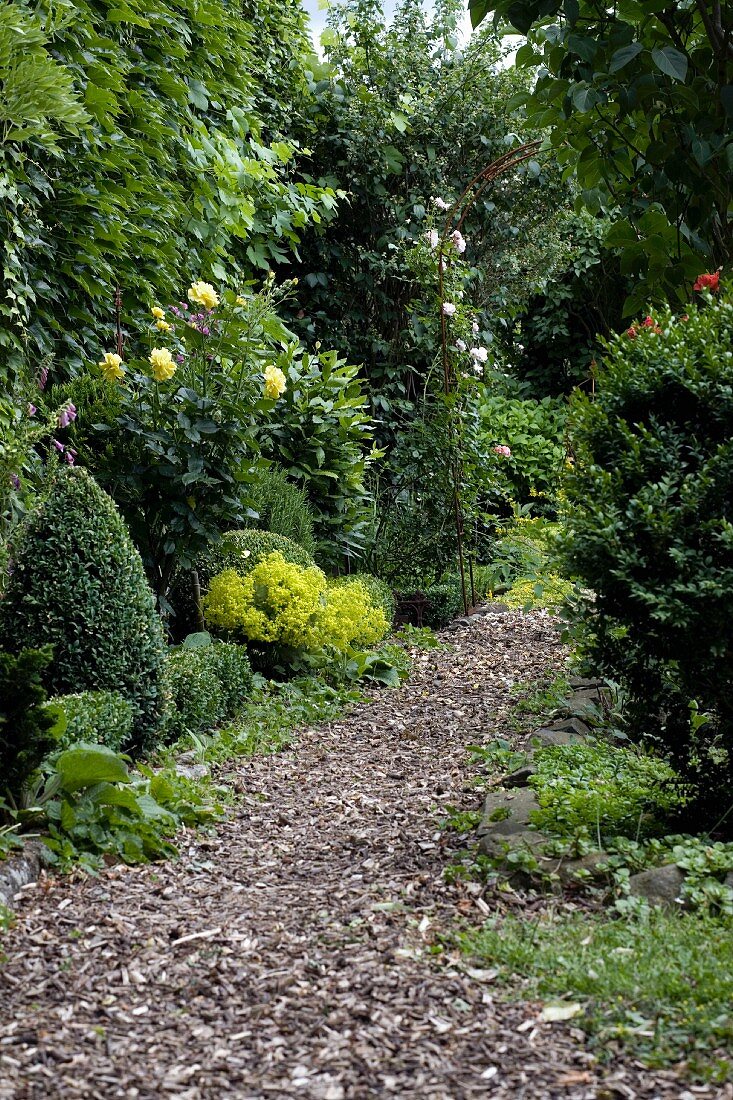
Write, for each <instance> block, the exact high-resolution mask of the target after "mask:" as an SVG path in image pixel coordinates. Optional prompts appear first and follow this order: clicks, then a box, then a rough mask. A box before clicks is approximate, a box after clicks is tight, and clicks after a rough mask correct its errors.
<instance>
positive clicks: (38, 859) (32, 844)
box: [0, 840, 50, 908]
mask: <svg viewBox="0 0 733 1100" xmlns="http://www.w3.org/2000/svg"><path fill="white" fill-rule="evenodd" d="M49 862H50V861H49V858H48V855H47V854H46V848H45V845H44V844H42V843H41V841H40V840H27V841H26V842H25V844H24V845H23V851H22V852H18V854H17V855H13V856H9V857H8V859H6V860H3V861H2V862H1V863H0V905H4V906H6V907H7V908H12V906H11V902H12V901H13V899H14V898H15V896H16V894H18V893H19V891H20V890H22V889H23V887H24V886H30V884H31V883H32V882H37V881H38V879H39V878H40V875H41V871H42V870H43V869H44V868H45V867H47V866H48V865H49Z"/></svg>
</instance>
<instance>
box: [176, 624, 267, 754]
mask: <svg viewBox="0 0 733 1100" xmlns="http://www.w3.org/2000/svg"><path fill="white" fill-rule="evenodd" d="M165 679H166V697H167V716H166V724H165V738H166V740H167V741H175V740H177V739H178V738H179V737H182V736H184V735H185V734H186V733H202V732H203V731H204V730H207V729H212V728H213V727H215V726H217V725H218V724H220V723H221V722H224V721H226V720H227V719H230V718H233V717H234V716H235V715H236V713H237V711H238V710H239V708H240V707H241V706H242V705H243V704H244V703H245V702H246V700H247V698H248V696H249V693H250V691H251V688H252V670H251V668H250V664H249V658H248V656H247V650H246V649H245V647H244V646H240V645H235V644H233V643H230V642H213V643H211V644H209V645H201V646H190V647H189V646H186V645H184V646H182V647H181V648H179V649H174V650H171V652H170V653H169V654H168V658H167V660H166V668H165Z"/></svg>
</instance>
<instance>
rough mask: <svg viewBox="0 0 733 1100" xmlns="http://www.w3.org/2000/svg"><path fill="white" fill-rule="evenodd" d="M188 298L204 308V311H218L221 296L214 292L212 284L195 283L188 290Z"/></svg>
mask: <svg viewBox="0 0 733 1100" xmlns="http://www.w3.org/2000/svg"><path fill="white" fill-rule="evenodd" d="M188 297H189V300H190V301H192V302H196V304H197V305H200V306H203V307H204V309H216V307H217V306H218V305H219V295H218V294H217V293H216V291H215V290H214V288H213V286H212V285H211V283H202V282H200V281H199V282H198V283H193V284H192V285H191V286H190V287H189V288H188Z"/></svg>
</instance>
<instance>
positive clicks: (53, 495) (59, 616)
mask: <svg viewBox="0 0 733 1100" xmlns="http://www.w3.org/2000/svg"><path fill="white" fill-rule="evenodd" d="M10 555H11V569H12V572H11V575H10V577H9V579H8V584H7V587H6V590H5V594H4V597H3V599H2V600H0V639H1V640H0V645H1V646H3V647H5V648H6V649H8V650H10V651H11V652H15V653H18V652H19V651H20V650H22V649H24V648H33V649H37V648H39V647H41V646H45V645H51V646H53V663H52V664H51V666H50V667H49V669H48V670H47V672H46V674H45V685H46V687H47V688H48V690H49V691H50V692H52V693H53V694H57V695H65V694H70V693H74V692H81V691H100V690H109V691H116V692H119V693H120V695H122V696H123V697H124V698H125V699H128V700H129V702H130V703H131V704H132V708H133V734H132V736H133V744H134V745H135V746H136V747H137V748H149V747H150V746H151V745H152V744H153V743H154V740H155V736H156V732H157V730H158V727H159V725H160V720H161V712H162V709H163V702H164V700H163V689H162V683H163V681H162V668H163V660H164V656H165V650H166V647H165V640H164V637H163V629H162V625H161V622H160V619H159V617H158V615H157V614H156V611H155V605H154V600H153V596H152V593H151V591H150V589H149V587H148V583H147V581H146V579H145V573H144V570H143V566H142V561H141V560H140V555H139V554H138V552H137V550H136V549H135V547H134V546H133V544H132V541H131V540H130V536H129V534H128V532H127V528H126V527H125V524H124V522H123V520H122V518H121V516H120V514H119V512H118V511H117V508H116V506H115V504H114V502H113V500H112V499H111V497H109V496H108V495H107V494H106V493H105V492H104V491H103V490H102V489H100V488H99V486H98V485H97V484H96V482H95V481H94V479H93V478H92V477H90V475H89V474H88V473H86V471H85V470H81V469H64V470H60V471H59V472H58V474H57V475H56V476H55V477H54V479H53V482H52V484H51V487H50V489H49V492H48V493H47V494H46V496H45V497H43V498H42V499H41V501H40V502H39V504H38V506H37V507H36V508H35V510H34V511H33V512H31V513H30V514H29V516H28V517H27V519H26V520H25V521H24V522H23V524H21V526H20V527H19V528H18V531H17V534H16V535H15V537H14V538H13V540H12V543H11V547H10Z"/></svg>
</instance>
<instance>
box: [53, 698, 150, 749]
mask: <svg viewBox="0 0 733 1100" xmlns="http://www.w3.org/2000/svg"><path fill="white" fill-rule="evenodd" d="M49 702H51V703H54V704H56V705H57V706H58V707H59V708H60V709H61V710H62V711H63V713H64V717H65V718H66V729H65V730H64V733H63V735H62V737H61V739H60V741H59V743H58V748H68V747H69V746H70V745H74V744H76V743H77V742H78V741H86V742H87V743H89V744H93V745H107V747H108V748H110V749H114V750H115V751H119V750H120V749H121V748H123V747H124V746H125V745H126V744H127V742H128V741H129V739H130V735H131V734H132V706H131V704H130V703H129V702H128V700H127V699H123V697H122V696H121V695H120V694H118V692H116V691H81V692H78V693H77V694H76V695H59V696H57V697H56V698H55V699H50V700H49Z"/></svg>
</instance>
